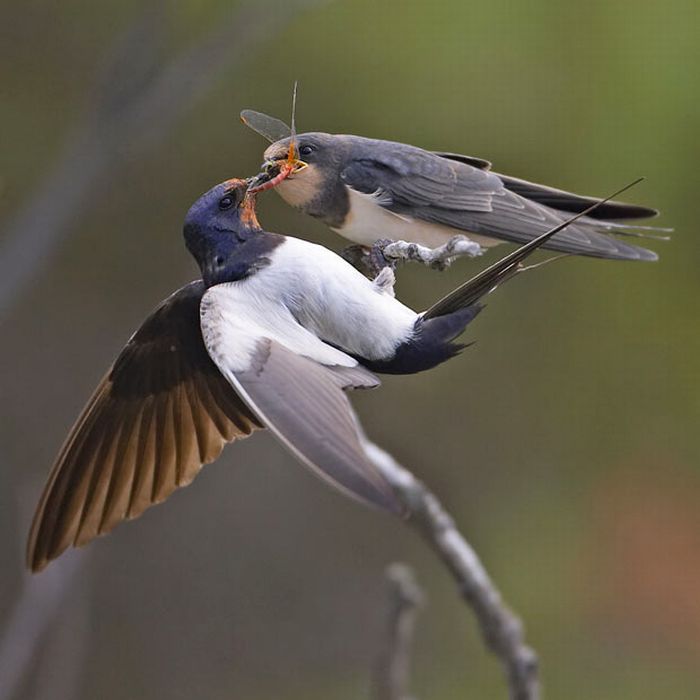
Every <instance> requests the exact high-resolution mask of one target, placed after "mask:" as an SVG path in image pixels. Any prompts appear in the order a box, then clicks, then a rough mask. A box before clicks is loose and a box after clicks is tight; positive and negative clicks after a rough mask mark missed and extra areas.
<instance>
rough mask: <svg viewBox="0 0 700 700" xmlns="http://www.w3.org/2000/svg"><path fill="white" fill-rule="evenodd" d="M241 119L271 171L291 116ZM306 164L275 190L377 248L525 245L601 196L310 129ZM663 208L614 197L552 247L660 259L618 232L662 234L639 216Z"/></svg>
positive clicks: (299, 140) (480, 164) (481, 163)
mask: <svg viewBox="0 0 700 700" xmlns="http://www.w3.org/2000/svg"><path fill="white" fill-rule="evenodd" d="M241 117H242V119H243V121H244V122H245V123H246V124H247V125H248V126H250V127H251V128H253V129H254V130H256V131H258V133H260V134H262V135H263V136H264V137H265V138H267V139H268V140H272V139H275V138H276V140H275V141H274V142H273V143H272V145H271V146H270V147H269V148H268V149H267V150H266V151H265V159H266V165H265V171H264V172H263V173H261V175H260V176H259V177H260V178H261V179H264V178H266V177H267V178H269V177H271V176H273V175H274V168H275V163H279V162H281V161H282V159H283V158H285V157H286V156H287V153H288V149H289V139H290V137H289V134H287V136H285V137H284V138H280V134H281V133H284V129H283V127H282V126H281V125H283V122H280V121H279V120H275V121H274V128H272V126H271V123H270V122H267V121H266V119H267V120H270V119H271V118H269V117H266V116H265V115H260V114H259V113H257V112H252V111H250V110H246V111H245V112H243V113H242V115H241ZM296 145H297V152H298V153H299V159H300V160H301V161H303V162H304V164H305V165H306V167H304V168H303V169H300V170H299V171H298V172H294V173H292V174H291V175H290V176H289V177H287V178H286V179H284V181H282V182H280V183H279V184H278V185H277V186H276V189H277V191H278V192H279V194H280V196H282V197H283V199H285V200H286V201H287V202H289V203H290V204H292V205H293V206H296V207H297V208H299V209H300V210H301V211H303V212H305V213H307V214H310V215H311V216H314V217H316V218H319V219H321V220H323V221H324V222H326V223H327V224H328V225H329V226H330V227H331V228H333V230H335V231H336V232H337V233H339V234H340V235H342V236H344V237H345V238H348V239H349V240H352V241H354V242H356V243H359V244H361V245H365V246H370V245H372V244H373V243H374V242H376V241H377V240H379V239H387V238H388V239H393V240H404V241H408V242H415V243H420V244H422V245H425V246H428V247H430V248H436V247H438V246H441V245H443V244H445V243H446V242H447V241H449V240H450V239H451V238H452V237H454V236H456V235H459V234H464V235H467V236H468V237H469V238H470V239H472V240H474V241H476V242H477V243H479V244H480V245H482V246H484V247H488V246H491V245H495V244H497V243H500V242H503V241H511V242H515V243H526V242H528V241H530V240H532V239H534V238H536V237H537V236H539V235H541V234H542V233H544V232H546V231H547V230H549V229H551V228H553V227H556V226H558V225H559V224H560V223H562V222H563V221H565V220H566V218H567V217H568V216H570V215H571V214H576V213H580V212H582V211H584V210H585V209H586V208H588V207H589V206H590V205H591V204H593V203H595V202H599V201H600V200H599V199H596V198H592V197H584V196H581V195H577V194H573V193H570V192H565V191H563V190H558V189H555V188H551V187H547V186H545V185H539V184H536V183H532V182H527V181H525V180H520V179H518V178H514V177H510V176H506V175H501V174H499V173H496V172H494V171H492V170H491V169H490V163H489V162H488V161H485V160H482V159H480V158H473V157H470V156H462V155H459V154H454V153H444V152H432V151H427V150H424V149H422V148H417V147H415V146H410V145H408V144H402V143H397V142H393V141H383V140H378V139H368V138H364V137H360V136H352V135H334V134H324V133H306V134H300V135H298V136H297V137H296ZM657 213H658V212H657V211H656V210H655V209H651V208H648V207H643V206H639V205H635V204H626V203H623V202H608V203H606V204H603V205H601V206H600V207H599V208H598V209H596V210H594V211H591V212H590V213H589V215H587V216H585V217H581V218H580V219H579V220H578V221H576V223H575V224H572V225H570V226H568V227H567V228H566V229H565V230H563V231H561V232H560V233H558V234H557V235H556V236H555V237H554V238H552V239H551V240H549V241H548V242H547V243H546V245H545V247H546V248H550V249H552V250H558V251H561V252H564V253H571V254H577V255H587V256H592V257H598V258H609V259H618V260H649V261H650V260H656V259H657V258H658V256H657V254H656V253H655V252H653V251H651V250H647V249H645V248H641V247H639V246H635V245H631V244H629V243H627V242H624V241H621V240H618V239H617V238H614V237H613V236H611V235H610V234H620V235H632V236H642V237H649V238H661V237H662V236H655V235H654V234H653V233H650V232H653V231H659V232H666V231H668V229H654V228H652V227H645V226H636V225H632V224H630V223H629V221H630V220H632V219H640V218H647V217H652V216H655V215H656V214H657Z"/></svg>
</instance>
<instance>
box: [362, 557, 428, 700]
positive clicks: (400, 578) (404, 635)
mask: <svg viewBox="0 0 700 700" xmlns="http://www.w3.org/2000/svg"><path fill="white" fill-rule="evenodd" d="M386 578H387V581H388V583H389V612H388V615H387V636H386V641H385V644H384V648H383V649H382V651H381V653H380V655H379V658H378V660H377V666H376V668H375V673H374V698H375V700H410V696H409V694H408V684H409V679H410V670H411V648H412V646H413V634H414V630H415V626H416V616H417V613H418V610H419V608H420V607H421V606H422V605H423V603H424V602H425V596H424V594H423V591H422V590H421V588H420V586H419V585H418V583H417V581H416V579H415V576H414V575H413V571H412V570H411V569H410V568H409V567H408V566H406V565H405V564H400V563H396V564H392V565H391V566H389V567H388V568H387V572H386Z"/></svg>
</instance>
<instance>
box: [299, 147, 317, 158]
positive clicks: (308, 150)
mask: <svg viewBox="0 0 700 700" xmlns="http://www.w3.org/2000/svg"><path fill="white" fill-rule="evenodd" d="M314 150H315V149H314V147H313V146H308V145H306V146H300V147H299V155H300V156H310V155H311V154H312V153H313V152H314Z"/></svg>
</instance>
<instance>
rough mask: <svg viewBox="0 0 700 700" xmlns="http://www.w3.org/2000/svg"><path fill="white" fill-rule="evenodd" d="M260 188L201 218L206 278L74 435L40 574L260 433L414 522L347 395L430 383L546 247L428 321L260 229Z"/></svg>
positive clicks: (329, 259) (231, 190)
mask: <svg viewBox="0 0 700 700" xmlns="http://www.w3.org/2000/svg"><path fill="white" fill-rule="evenodd" d="M247 190H248V183H247V182H245V181H243V180H229V181H227V182H225V183H222V184H221V185H217V186H216V187H214V188H213V189H212V190H210V191H209V192H207V193H206V194H205V195H203V196H202V197H200V199H199V200H197V202H195V204H194V205H193V206H192V207H191V209H190V211H189V212H188V215H187V218H186V220H185V227H184V234H185V242H186V245H187V248H188V250H189V251H190V253H191V254H192V255H193V256H194V258H195V259H196V261H197V263H198V265H199V267H200V270H201V273H202V280H198V281H195V282H191V283H190V284H188V285H185V286H184V287H182V289H180V290H178V291H177V292H175V293H174V294H173V295H172V296H170V297H169V298H168V299H166V300H165V301H164V302H163V303H162V304H161V305H160V306H159V307H158V308H156V310H155V311H154V312H153V313H152V314H151V315H150V316H149V317H148V318H147V319H146V321H145V322H144V323H143V324H142V326H141V328H139V330H138V331H137V332H136V333H135V334H134V335H133V336H132V338H131V339H130V340H129V342H128V343H127V345H126V347H125V348H124V349H123V350H122V352H121V353H120V354H119V356H118V357H117V359H116V361H115V363H114V365H113V366H112V368H111V370H110V371H109V372H108V373H107V375H106V376H105V378H104V379H103V380H102V381H101V382H100V384H99V385H98V387H97V389H96V391H95V393H94V394H93V396H92V398H91V399H90V401H89V402H88V404H87V406H86V407H85V409H84V410H83V412H82V414H81V415H80V417H79V418H78V420H77V421H76V423H75V425H74V426H73V428H72V429H71V431H70V433H69V435H68V438H67V440H66V442H65V444H64V445H63V447H62V449H61V451H60V452H59V454H58V457H57V459H56V462H55V464H54V466H53V468H52V470H51V473H50V475H49V479H48V482H47V484H46V486H45V488H44V492H43V495H42V497H41V500H40V502H39V505H38V507H37V510H36V514H35V516H34V521H33V524H32V528H31V533H30V536H29V542H28V548H27V561H28V565H29V567H30V568H31V569H32V570H33V571H39V570H41V569H43V568H44V567H45V566H46V565H47V564H48V563H49V562H50V561H51V560H52V559H54V558H56V557H57V556H59V555H60V554H61V553H62V552H63V551H64V550H65V549H66V548H68V547H70V546H79V545H83V544H85V543H87V542H89V541H90V540H91V539H93V538H94V537H96V536H98V535H101V534H103V533H106V532H109V531H110V530H111V529H112V528H113V527H114V526H115V525H117V524H118V523H119V522H121V521H122V520H125V519H129V518H134V517H136V516H138V515H140V514H141V513H142V512H143V511H144V510H145V509H146V508H148V507H149V506H151V505H153V504H155V503H159V502H161V501H163V500H164V499H165V498H167V497H168V496H169V495H170V494H171V493H172V492H173V491H174V490H175V489H176V488H178V487H180V486H184V485H186V484H188V483H190V482H191V481H192V479H193V478H194V477H195V476H196V474H197V473H198V472H199V470H200V468H201V466H202V465H203V464H205V463H207V462H211V461H213V460H214V459H216V458H217V457H218V455H219V454H220V452H221V450H222V449H223V447H224V445H225V444H226V443H227V442H233V441H235V440H237V439H242V438H244V437H247V436H248V435H250V434H251V433H252V432H254V431H255V430H258V429H261V428H267V429H269V430H270V431H271V432H272V433H273V434H274V435H275V437H276V438H277V439H279V440H280V442H281V443H282V444H283V445H284V446H285V447H286V448H288V449H289V450H290V452H292V454H294V456H295V457H297V458H298V459H299V460H300V461H301V462H302V463H303V464H305V465H306V466H307V467H309V468H310V469H312V470H313V471H314V472H315V473H316V474H318V475H319V476H321V477H322V478H323V479H324V480H326V481H328V482H329V483H331V484H332V485H334V486H335V487H337V488H338V489H340V490H341V491H343V492H344V493H346V494H349V495H351V496H353V497H355V498H357V499H359V500H362V501H364V502H366V503H370V504H372V505H375V506H377V507H380V508H383V509H385V510H389V511H391V512H394V513H397V514H402V513H404V511H405V509H404V507H403V505H402V503H401V502H400V501H399V500H398V498H397V497H396V495H395V494H394V492H393V490H392V488H391V486H390V485H389V483H388V482H387V481H386V479H385V478H384V477H383V475H382V474H381V472H380V471H379V470H378V469H377V468H376V467H375V465H374V464H373V462H372V461H371V459H370V458H369V456H368V454H367V452H366V450H365V447H364V445H365V437H364V434H363V432H362V429H361V427H360V425H359V422H358V420H357V417H356V415H355V413H354V411H353V409H352V406H351V405H350V402H349V401H348V398H347V396H346V392H347V391H348V390H351V389H370V388H374V387H376V386H378V385H379V379H378V378H377V377H376V376H375V374H374V373H373V372H374V371H377V372H388V373H395V374H405V373H410V372H418V371H422V370H425V369H429V368H431V367H434V366H435V365H437V364H439V363H441V362H444V361H445V360H447V359H449V358H451V357H453V356H454V355H455V354H457V353H458V352H459V350H460V349H461V348H462V347H463V346H461V345H459V344H457V343H455V342H454V340H455V338H457V336H459V335H460V334H461V333H462V332H463V330H464V328H465V327H466V325H467V324H468V323H469V322H470V321H471V320H472V319H473V318H474V317H475V316H476V315H477V313H478V311H479V310H480V308H481V306H480V305H479V299H480V298H481V297H483V296H484V295H485V294H487V293H488V292H489V291H491V290H492V289H493V288H494V287H495V286H496V285H497V284H498V283H499V282H501V281H503V280H504V279H507V277H509V276H511V275H512V274H513V273H514V272H515V271H516V268H517V264H518V263H519V262H521V261H522V260H523V259H524V258H525V257H527V255H529V254H530V253H532V252H533V251H534V250H535V249H536V248H537V247H539V246H540V245H542V244H543V243H545V242H546V238H547V236H541V237H540V238H538V239H537V240H536V241H534V242H533V243H531V244H529V245H528V246H525V247H523V248H521V249H520V251H519V252H518V251H516V253H515V254H512V255H511V256H507V257H506V258H505V259H504V260H505V262H504V263H502V264H500V265H499V264H496V265H494V266H492V267H491V268H489V269H488V270H487V271H486V272H484V273H482V274H481V275H477V277H475V278H474V280H472V281H471V282H469V283H466V284H465V285H462V286H461V287H460V288H459V289H458V290H456V291H455V293H453V295H450V296H448V297H447V298H446V299H445V300H443V301H441V302H438V304H436V305H435V306H433V307H432V308H431V309H430V310H429V311H428V312H426V313H425V314H419V313H417V312H415V311H413V310H412V309H410V308H408V307H407V306H404V305H403V304H401V302H399V301H398V300H396V299H395V298H394V297H393V295H392V294H391V293H387V291H388V290H387V288H386V284H385V283H382V284H379V283H377V284H375V283H374V282H372V281H370V280H369V279H367V278H366V277H364V276H363V275H362V274H361V273H359V272H358V271H357V270H355V268H353V267H352V266H350V265H349V264H348V263H346V262H345V261H344V260H343V259H342V258H340V257H339V256H338V255H336V254H335V253H333V252H331V251H330V250H328V249H326V248H323V247H322V246H319V245H315V244H313V243H310V242H307V241H303V240H300V239H296V238H291V237H287V236H282V235H279V234H274V233H268V232H266V231H263V230H262V229H261V228H260V226H259V224H258V221H257V219H256V217H255V209H254V205H255V202H254V197H253V196H251V195H249V194H247Z"/></svg>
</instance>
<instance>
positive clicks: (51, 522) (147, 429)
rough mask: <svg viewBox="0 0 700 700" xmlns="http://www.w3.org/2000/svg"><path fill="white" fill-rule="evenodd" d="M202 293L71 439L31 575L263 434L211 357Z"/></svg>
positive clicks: (107, 381)
mask: <svg viewBox="0 0 700 700" xmlns="http://www.w3.org/2000/svg"><path fill="white" fill-rule="evenodd" d="M204 291H205V289H204V285H203V283H202V282H201V281H197V282H192V283H190V284H189V285H186V286H185V287H183V288H182V289H180V290H178V291H177V292H175V294H173V295H172V296H170V297H169V298H168V299H167V300H166V301H164V302H163V303H162V304H161V305H160V306H159V307H158V308H157V309H156V310H155V311H154V312H153V313H152V314H151V315H150V316H149V317H148V319H146V321H145V322H144V324H143V325H142V326H141V328H140V329H139V330H138V331H137V332H136V333H135V334H134V336H133V337H132V338H131V340H130V341H129V342H128V343H127V345H126V347H125V348H124V350H123V351H122V352H121V354H120V355H119V357H118V358H117V360H116V362H115V363H114V365H113V367H112V369H111V370H110V371H109V373H108V374H107V376H106V377H105V378H104V379H103V380H102V381H101V382H100V384H99V386H98V387H97V389H96V390H95V393H94V394H93V396H92V398H91V399H90V401H89V402H88V404H87V406H86V407H85V409H84V410H83V412H82V414H81V415H80V417H79V418H78V420H77V421H76V423H75V425H74V426H73V428H72V429H71V431H70V433H69V435H68V438H67V439H66V442H65V443H64V445H63V447H62V448H61V451H60V453H59V455H58V457H57V459H56V462H55V464H54V466H53V468H52V470H51V473H50V475H49V479H48V482H47V484H46V486H45V488H44V492H43V495H42V497H41V500H40V502H39V505H38V507H37V510H36V514H35V515H34V521H33V523H32V528H31V532H30V535H29V543H28V547H27V563H28V565H29V567H30V568H31V569H32V570H33V571H40V570H41V569H43V568H44V567H45V566H46V565H47V564H48V563H49V561H51V560H52V559H55V558H56V557H57V556H59V555H60V554H61V553H62V552H63V551H64V550H65V549H66V548H67V547H70V546H72V545H73V546H80V545H83V544H85V543H87V542H89V541H90V540H92V539H93V538H94V537H97V536H98V535H101V534H104V533H106V532H109V531H110V530H111V529H112V528H113V527H114V526H115V525H117V524H118V523H119V522H121V521H122V520H125V519H129V518H135V517H137V516H138V515H140V514H141V513H143V511H144V510H146V508H148V507H149V506H151V505H153V504H155V503H159V502H161V501H163V500H165V499H166V498H167V497H168V496H169V495H170V494H171V493H172V492H173V491H174V490H175V489H176V488H178V487H180V486H185V485H187V484H189V483H190V482H191V481H192V479H193V478H194V477H195V476H196V475H197V473H198V472H199V470H200V469H201V467H202V465H203V464H206V463H207V462H211V461H213V460H214V459H216V458H217V456H218V455H219V454H220V452H221V450H222V449H223V447H224V445H225V444H226V443H227V442H231V441H232V440H235V439H238V438H243V437H246V436H247V435H249V434H250V433H251V432H252V431H253V430H255V429H257V428H260V427H261V425H260V423H259V422H258V421H257V419H256V418H255V417H254V416H253V414H252V413H251V412H250V410H248V408H247V407H246V406H245V404H244V403H243V402H242V401H241V399H240V398H239V397H238V396H237V395H236V393H235V391H234V390H233V388H232V387H231V386H230V384H229V383H228V382H227V381H226V380H225V379H224V378H223V377H222V376H221V374H220V372H219V370H218V369H217V368H216V366H215V365H214V363H213V362H212V361H211V359H210V357H209V355H208V353H207V351H206V348H205V347H204V343H203V340H202V334H201V330H200V326H199V303H200V301H201V298H202V295H203V294H204Z"/></svg>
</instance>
